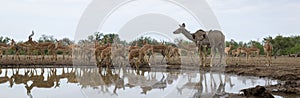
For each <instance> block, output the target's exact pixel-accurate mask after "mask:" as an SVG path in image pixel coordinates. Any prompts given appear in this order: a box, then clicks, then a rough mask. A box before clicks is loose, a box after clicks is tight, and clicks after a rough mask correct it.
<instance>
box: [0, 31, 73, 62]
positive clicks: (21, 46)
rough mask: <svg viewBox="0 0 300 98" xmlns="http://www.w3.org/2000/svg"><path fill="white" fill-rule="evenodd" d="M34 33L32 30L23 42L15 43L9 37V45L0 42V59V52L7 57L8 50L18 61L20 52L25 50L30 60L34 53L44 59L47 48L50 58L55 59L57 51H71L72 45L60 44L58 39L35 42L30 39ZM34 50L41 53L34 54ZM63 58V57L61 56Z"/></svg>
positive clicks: (0, 57) (0, 55)
mask: <svg viewBox="0 0 300 98" xmlns="http://www.w3.org/2000/svg"><path fill="white" fill-rule="evenodd" d="M33 35H34V32H33V31H32V34H31V35H30V36H29V37H28V40H27V41H26V42H23V43H16V42H15V41H14V39H11V42H10V45H7V44H3V43H1V44H0V50H1V51H0V59H2V57H3V56H2V54H3V53H2V52H3V51H5V55H6V58H8V51H9V50H12V51H13V53H14V55H13V56H12V59H15V58H16V59H17V60H19V61H20V56H19V55H20V52H21V51H25V55H26V59H27V60H30V59H32V57H33V56H34V55H35V56H36V58H37V59H38V56H41V59H42V60H44V59H45V54H46V52H45V50H48V53H49V54H51V60H57V54H56V52H57V51H62V52H63V53H64V54H65V53H67V52H68V53H69V54H70V53H71V52H72V45H70V46H62V45H61V43H60V41H58V40H56V42H55V43H53V42H40V43H38V42H36V41H33V40H32V36H33ZM35 52H38V53H40V54H41V55H38V54H34V53H35ZM63 58H64V57H63Z"/></svg>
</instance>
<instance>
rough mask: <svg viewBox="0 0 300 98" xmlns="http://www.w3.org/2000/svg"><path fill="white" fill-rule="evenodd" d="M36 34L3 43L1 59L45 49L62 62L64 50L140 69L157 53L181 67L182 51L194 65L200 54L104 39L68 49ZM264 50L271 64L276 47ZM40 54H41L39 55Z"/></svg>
mask: <svg viewBox="0 0 300 98" xmlns="http://www.w3.org/2000/svg"><path fill="white" fill-rule="evenodd" d="M33 35H34V32H32V34H31V35H30V36H29V37H28V40H27V41H26V42H23V43H16V42H15V41H14V40H13V39H12V40H11V42H10V45H7V44H3V43H0V59H2V57H3V56H2V54H3V51H5V54H6V58H8V50H12V51H13V53H14V55H13V56H12V59H15V58H17V60H20V56H19V54H20V51H25V56H26V57H25V59H26V60H30V59H32V58H33V57H34V56H36V59H41V60H45V50H48V54H50V60H53V61H55V60H57V59H58V57H57V51H61V52H62V53H63V59H65V55H66V54H67V53H68V55H69V57H72V55H75V56H74V58H75V59H76V60H81V61H88V62H90V61H91V59H93V58H94V59H95V61H96V64H97V65H98V66H110V65H113V63H115V61H114V60H116V61H122V59H123V61H124V60H127V61H128V63H129V65H131V66H132V67H136V68H139V67H140V66H141V65H144V64H150V59H155V54H156V53H158V54H161V55H162V56H163V58H162V60H161V62H163V60H164V59H165V60H166V62H167V63H172V62H175V61H179V63H177V64H180V61H181V58H180V54H181V53H182V52H181V51H186V53H187V54H188V55H189V56H190V57H191V60H192V62H194V61H193V56H194V55H195V54H197V47H196V45H194V44H188V45H186V44H183V43H182V40H181V41H179V43H178V44H177V45H166V44H165V43H164V42H162V43H161V44H156V45H152V44H148V43H147V42H146V41H143V44H142V46H138V43H137V42H136V43H135V45H131V46H128V47H127V46H125V45H123V44H118V43H116V42H114V43H106V44H104V41H106V42H107V40H110V39H109V38H104V40H102V41H100V44H98V41H96V42H95V44H83V45H81V46H80V45H75V44H73V45H67V46H66V45H62V44H61V42H60V41H58V40H56V42H36V41H33V39H32V36H33ZM224 51H225V53H226V54H227V55H229V54H231V55H232V56H234V57H238V56H239V55H240V54H241V53H244V54H246V58H247V61H248V58H249V56H250V55H251V54H254V55H256V56H258V55H259V52H260V49H258V48H257V47H255V46H251V47H249V48H247V47H238V48H237V49H232V45H229V47H226V48H225V50H224ZM264 51H265V53H266V58H267V60H268V65H270V60H271V53H272V45H271V43H270V41H269V40H266V43H265V45H264ZM37 53H39V54H41V55H38V54H37ZM127 54H128V55H127ZM39 56H41V57H39ZM69 57H68V58H69ZM126 58H127V59H126ZM85 59H86V60H85Z"/></svg>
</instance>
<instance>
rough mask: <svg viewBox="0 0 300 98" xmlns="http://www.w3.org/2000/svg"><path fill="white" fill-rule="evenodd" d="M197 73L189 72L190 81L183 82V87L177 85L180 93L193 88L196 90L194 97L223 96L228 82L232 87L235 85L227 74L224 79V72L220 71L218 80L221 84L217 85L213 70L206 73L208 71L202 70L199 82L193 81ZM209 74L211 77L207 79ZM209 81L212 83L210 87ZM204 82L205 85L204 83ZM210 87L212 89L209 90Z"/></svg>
mask: <svg viewBox="0 0 300 98" xmlns="http://www.w3.org/2000/svg"><path fill="white" fill-rule="evenodd" d="M195 74H197V73H195V72H194V73H188V74H187V75H188V81H187V82H186V83H185V84H183V85H182V86H181V87H177V91H178V92H179V94H182V93H183V90H184V89H191V90H196V92H195V93H194V94H193V97H192V98H202V97H203V98H207V97H208V98H210V97H215V96H223V95H225V94H226V93H225V86H226V83H227V82H229V83H230V87H231V88H232V87H233V86H234V85H233V84H232V83H231V79H230V77H228V75H226V74H225V76H224V81H223V79H222V76H221V75H222V74H224V73H218V74H217V75H218V77H219V79H218V81H219V85H217V80H215V76H214V75H213V74H212V72H210V73H208V74H206V72H203V71H201V72H200V80H199V81H198V82H192V79H193V78H196V76H195ZM207 76H210V79H209V80H208V79H207ZM207 81H209V82H210V83H209V84H210V88H209V85H208V83H207ZM203 82H204V85H203ZM209 89H210V91H209Z"/></svg>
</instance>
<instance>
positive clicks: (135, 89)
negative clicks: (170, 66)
mask: <svg viewBox="0 0 300 98" xmlns="http://www.w3.org/2000/svg"><path fill="white" fill-rule="evenodd" d="M0 83H1V84H0V91H1V92H0V97H1V98H26V97H33V98H66V97H72V98H84V97H89V98H94V97H97V98H99V97H103V98H107V97H113V98H114V97H121V98H122V97H132V98H140V97H143V98H154V97H157V98H161V97H165V98H186V97H191V98H192V97H198V96H202V97H212V96H213V95H223V96H226V93H239V90H241V89H244V88H249V87H254V86H256V85H262V86H265V85H271V84H276V83H277V81H276V80H270V79H265V78H258V77H250V76H237V75H231V74H224V73H222V72H203V71H199V70H194V71H193V70H188V71H183V70H181V71H157V70H154V69H149V70H144V71H136V70H133V69H130V68H123V69H105V68H100V69H99V68H35V69H33V68H20V69H16V68H13V69H6V68H5V69H1V72H0Z"/></svg>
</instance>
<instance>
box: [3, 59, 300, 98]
mask: <svg viewBox="0 0 300 98" xmlns="http://www.w3.org/2000/svg"><path fill="white" fill-rule="evenodd" d="M58 57H59V58H58V60H57V61H53V60H50V57H46V59H45V60H44V61H42V60H41V59H36V58H35V57H33V58H31V59H25V57H24V56H21V59H20V61H19V60H16V59H14V60H13V59H11V56H8V58H6V57H5V56H4V57H3V58H2V59H0V65H1V66H7V65H9V66H18V65H22V66H32V65H50V66H66V65H67V66H71V65H73V62H74V63H79V62H81V61H84V60H81V61H77V62H76V61H73V60H72V59H71V58H68V57H66V59H62V56H61V55H60V56H58ZM67 58H68V59H67ZM156 59H157V60H156V62H155V64H154V65H151V66H155V67H158V68H160V67H166V66H167V67H166V68H168V69H174V70H177V69H195V66H197V67H199V65H198V64H199V63H198V59H197V58H196V57H194V58H193V59H191V58H190V57H182V61H181V66H176V65H166V64H160V60H161V57H157V58H156ZM152 62H153V61H152ZM208 62H209V59H208V60H207V63H208ZM226 62H227V66H226V67H225V68H224V70H223V71H224V72H225V73H230V74H236V75H244V76H257V77H267V78H270V79H275V80H280V81H281V82H280V83H279V84H276V85H271V86H268V87H265V88H266V90H267V91H269V92H271V93H273V94H275V93H276V94H277V95H283V96H286V95H289V94H294V95H295V96H298V95H299V96H300V58H299V57H298V58H295V57H277V58H276V59H275V58H274V57H273V58H272V61H271V66H266V59H265V58H264V57H256V58H254V57H252V58H249V60H248V61H246V58H245V57H240V58H234V57H227V58H226ZM92 63H93V62H92ZM200 70H211V68H210V67H201V68H200ZM228 97H229V98H238V97H239V98H244V97H246V96H244V95H239V94H229V96H228ZM248 97H249V96H248ZM250 97H251V96H250Z"/></svg>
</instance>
